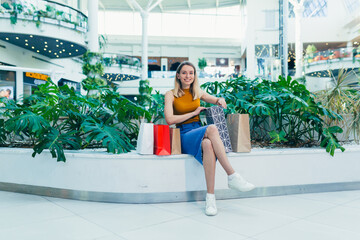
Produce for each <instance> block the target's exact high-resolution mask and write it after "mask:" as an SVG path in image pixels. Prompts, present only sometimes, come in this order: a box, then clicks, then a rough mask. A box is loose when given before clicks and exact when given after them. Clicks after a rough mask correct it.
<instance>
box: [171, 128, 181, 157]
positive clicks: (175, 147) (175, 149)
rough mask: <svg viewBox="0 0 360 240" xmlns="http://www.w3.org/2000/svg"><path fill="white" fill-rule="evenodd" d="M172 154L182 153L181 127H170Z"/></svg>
mask: <svg viewBox="0 0 360 240" xmlns="http://www.w3.org/2000/svg"><path fill="white" fill-rule="evenodd" d="M170 144H171V155H176V154H181V139H180V128H170Z"/></svg>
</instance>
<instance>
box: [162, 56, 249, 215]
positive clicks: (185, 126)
mask: <svg viewBox="0 0 360 240" xmlns="http://www.w3.org/2000/svg"><path fill="white" fill-rule="evenodd" d="M200 100H203V101H205V102H208V103H212V104H217V105H219V106H222V107H224V108H226V102H225V99H223V98H216V97H214V96H211V95H209V94H208V93H206V92H204V91H202V90H201V89H200V86H199V81H198V78H197V75H196V68H195V66H194V65H193V64H192V63H190V62H183V63H181V64H180V65H179V67H178V68H177V70H176V76H175V88H174V89H173V90H170V91H168V92H167V93H166V94H165V110H164V111H165V120H166V122H167V123H168V124H169V125H172V124H176V125H177V127H179V128H180V134H181V147H182V153H186V154H191V155H193V156H194V157H195V158H196V160H198V161H199V162H200V164H202V165H203V166H204V171H205V180H206V187H207V194H206V206H205V214H206V215H208V216H213V215H216V214H217V208H216V203H215V195H214V186H215V166H216V158H217V159H218V160H219V162H220V164H221V166H222V167H223V168H224V170H225V171H226V173H227V175H228V186H229V188H231V189H235V190H238V191H242V192H244V191H250V190H252V189H254V188H255V186H254V185H253V184H251V183H249V182H247V181H246V180H245V179H244V178H242V177H241V176H240V174H238V173H236V172H235V171H234V169H233V168H232V166H231V164H230V162H229V160H228V158H227V156H226V153H225V147H224V145H223V143H222V141H221V139H220V136H219V132H218V130H217V128H216V126H215V125H207V126H203V127H202V126H201V124H200V118H199V114H200V112H201V111H203V110H205V108H204V107H200Z"/></svg>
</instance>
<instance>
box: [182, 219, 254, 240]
mask: <svg viewBox="0 0 360 240" xmlns="http://www.w3.org/2000/svg"><path fill="white" fill-rule="evenodd" d="M204 214H205V213H204ZM218 214H219V213H218ZM208 217H209V218H211V217H212V218H215V217H216V216H208ZM186 218H189V219H190V220H193V221H196V222H199V223H202V224H205V225H209V226H211V227H216V228H218V229H221V230H224V231H226V232H230V233H233V234H236V235H239V236H240V237H245V239H244V240H246V238H249V237H251V236H248V235H245V234H242V233H238V232H234V231H231V230H229V229H226V228H223V227H220V226H218V225H215V224H212V223H207V222H202V221H200V220H198V219H196V218H190V217H186Z"/></svg>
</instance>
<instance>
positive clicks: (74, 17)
mask: <svg viewBox="0 0 360 240" xmlns="http://www.w3.org/2000/svg"><path fill="white" fill-rule="evenodd" d="M0 18H9V19H10V22H11V24H17V21H18V20H19V19H21V20H28V21H34V22H35V24H36V26H37V27H40V26H41V24H42V23H43V22H46V23H50V24H56V25H61V26H64V27H68V28H73V29H75V30H77V31H80V32H86V31H87V16H86V15H85V14H83V13H82V12H80V11H79V10H76V9H74V8H72V7H69V6H66V5H64V4H61V3H57V2H53V1H31V2H30V1H21V0H13V1H11V3H9V1H6V2H5V1H4V2H2V3H1V6H0Z"/></svg>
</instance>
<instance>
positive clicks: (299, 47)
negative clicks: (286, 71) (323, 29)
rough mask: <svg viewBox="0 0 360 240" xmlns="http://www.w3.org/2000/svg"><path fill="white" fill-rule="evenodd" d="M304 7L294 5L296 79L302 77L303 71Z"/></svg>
mask: <svg viewBox="0 0 360 240" xmlns="http://www.w3.org/2000/svg"><path fill="white" fill-rule="evenodd" d="M303 11H304V7H303V6H302V5H300V4H296V5H294V12H295V58H296V61H295V67H296V73H295V78H300V77H302V71H303V64H302V63H303V42H302V39H301V22H302V14H303Z"/></svg>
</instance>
